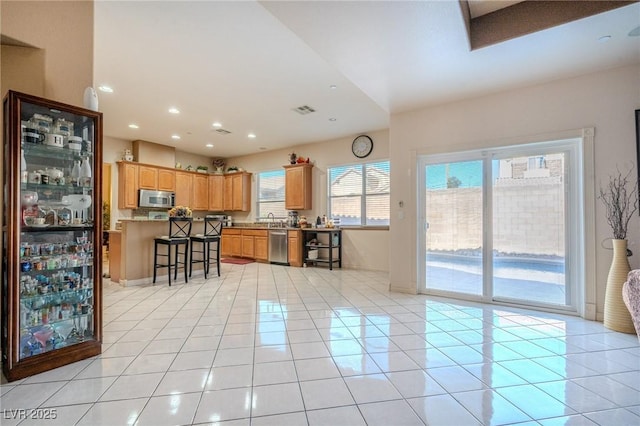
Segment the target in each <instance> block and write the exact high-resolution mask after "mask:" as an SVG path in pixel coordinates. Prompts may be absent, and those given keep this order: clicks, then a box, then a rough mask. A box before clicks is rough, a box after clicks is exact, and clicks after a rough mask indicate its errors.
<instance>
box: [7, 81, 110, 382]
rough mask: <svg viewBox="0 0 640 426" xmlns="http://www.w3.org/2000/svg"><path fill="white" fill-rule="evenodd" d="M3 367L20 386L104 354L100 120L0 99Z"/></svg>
mask: <svg viewBox="0 0 640 426" xmlns="http://www.w3.org/2000/svg"><path fill="white" fill-rule="evenodd" d="M3 124H4V134H3V144H4V151H3V160H4V161H3V184H4V186H3V187H4V203H3V222H2V261H3V265H2V266H3V275H2V367H3V372H4V374H5V377H6V378H7V379H8V380H9V381H12V380H17V379H21V378H23V377H27V376H30V375H33V374H36V373H40V372H43V371H47V370H50V369H53V368H56V367H60V366H62V365H65V364H70V363H72V362H75V361H79V360H81V359H85V358H88V357H91V356H94V355H98V354H100V353H101V340H102V319H101V316H102V303H101V278H102V249H101V248H102V246H101V241H102V191H101V187H102V182H101V181H102V179H101V178H102V175H101V165H102V113H99V112H95V111H90V110H86V109H83V108H79V107H75V106H71V105H65V104H62V103H60V102H55V101H50V100H47V99H43V98H40V97H36V96H31V95H27V94H23V93H18V92H13V91H9V92H8V94H7V96H6V97H5V100H4V123H3Z"/></svg>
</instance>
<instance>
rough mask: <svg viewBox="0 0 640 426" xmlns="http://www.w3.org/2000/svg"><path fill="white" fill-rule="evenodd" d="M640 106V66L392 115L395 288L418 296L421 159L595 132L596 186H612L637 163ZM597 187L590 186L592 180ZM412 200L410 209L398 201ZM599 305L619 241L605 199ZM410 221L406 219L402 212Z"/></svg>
mask: <svg viewBox="0 0 640 426" xmlns="http://www.w3.org/2000/svg"><path fill="white" fill-rule="evenodd" d="M639 108H640V66H639V65H636V66H630V67H624V68H618V69H614V70H607V71H602V72H599V73H595V74H590V75H585V76H580V77H575V78H571V79H565V80H559V81H553V82H549V83H546V84H543V85H539V86H534V87H528V88H524V89H519V90H512V91H509V92H504V93H498V94H493V95H489V96H484V97H481V98H475V99H469V100H465V101H460V102H456V103H451V104H446V105H441V106H436V107H432V108H426V109H422V110H417V111H412V112H407V113H402V114H395V115H392V117H391V130H390V142H389V143H390V144H391V146H392V147H393V149H391V150H390V159H391V188H392V191H391V210H392V211H391V229H392V232H391V236H390V247H391V249H390V252H391V258H390V281H391V288H392V289H396V290H398V291H404V292H411V293H414V292H416V289H417V282H416V252H417V249H416V244H417V242H416V235H417V233H416V221H417V219H416V209H417V206H416V183H415V181H416V179H415V176H416V164H415V156H416V154H433V153H442V152H455V151H464V150H468V149H477V148H481V147H487V146H501V145H504V144H507V143H509V144H511V143H513V140H515V139H522V138H525V137H529V136H533V135H539V134H544V133H554V132H564V131H568V130H574V129H581V128H585V127H594V128H595V183H596V188H598V187H599V185H600V182H607V181H608V176H609V174H611V173H614V172H615V170H616V166H620V167H621V168H624V167H629V166H630V165H631V159H635V158H636V157H635V156H636V151H635V150H636V148H635V121H634V110H636V109H639ZM587 184H589V182H587ZM399 201H404V208H403V209H400V208H399V207H398V202H399ZM588 201H589V200H588ZM590 205H593V206H594V207H595V213H596V227H595V229H588V230H587V233H588V234H589V235H595V241H596V242H597V247H596V248H595V250H596V275H597V276H596V279H595V282H596V298H597V299H596V305H597V312H598V317H599V318H601V316H602V309H603V304H604V292H605V284H606V278H607V273H608V268H609V265H610V262H611V257H612V252H611V251H608V250H605V249H603V248H602V247H601V246H600V242H601V241H603V240H605V239H606V238H609V237H610V236H611V231H610V229H609V226H608V225H607V223H606V218H605V216H604V209H603V207H602V204H601V203H600V202H598V201H597V200H590ZM401 210H402V212H403V213H404V219H400V213H401ZM629 228H630V233H629V235H628V239H629V244H630V248H631V249H632V250H634V251H635V253H636V255H635V256H633V257H631V258H630V263H631V266H632V268H633V267H636V268H638V267H640V217H638V216H636V217H635V218H634V219H633V221H632V223H631V224H630V226H629Z"/></svg>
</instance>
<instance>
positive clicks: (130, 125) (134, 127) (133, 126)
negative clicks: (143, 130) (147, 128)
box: [129, 123, 140, 129]
mask: <svg viewBox="0 0 640 426" xmlns="http://www.w3.org/2000/svg"><path fill="white" fill-rule="evenodd" d="M129 128H130V129H139V128H140V126H138V125H137V124H135V123H131V124H129Z"/></svg>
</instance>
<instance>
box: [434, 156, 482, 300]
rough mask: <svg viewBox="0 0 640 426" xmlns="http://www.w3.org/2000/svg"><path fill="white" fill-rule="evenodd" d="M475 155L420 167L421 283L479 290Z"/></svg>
mask: <svg viewBox="0 0 640 426" xmlns="http://www.w3.org/2000/svg"><path fill="white" fill-rule="evenodd" d="M482 170H483V162H482V161H481V160H471V161H445V162H442V163H434V164H428V165H426V166H425V168H424V171H425V190H424V191H425V192H424V194H425V201H426V205H427V209H426V217H425V221H424V228H425V250H426V255H425V258H426V287H427V288H428V289H430V290H436V291H441V292H454V293H465V294H473V295H482V287H483V284H482V280H483V276H482V258H483V253H482V246H483V243H482V203H483V202H482V200H483V197H482V174H483V173H482Z"/></svg>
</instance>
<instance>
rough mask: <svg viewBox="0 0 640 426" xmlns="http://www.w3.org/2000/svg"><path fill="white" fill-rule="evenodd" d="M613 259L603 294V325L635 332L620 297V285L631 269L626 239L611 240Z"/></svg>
mask: <svg viewBox="0 0 640 426" xmlns="http://www.w3.org/2000/svg"><path fill="white" fill-rule="evenodd" d="M611 241H612V243H613V260H612V261H611V268H610V269H609V276H608V277H607V289H606V292H605V296H604V326H605V327H607V328H609V329H611V330H614V331H619V332H621V333H635V328H634V327H633V321H632V319H631V314H630V313H629V310H628V309H627V306H626V305H625V304H624V301H623V299H622V285H623V284H624V283H625V281H627V275H629V271H631V267H630V266H629V260H628V259H627V240H611Z"/></svg>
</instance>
